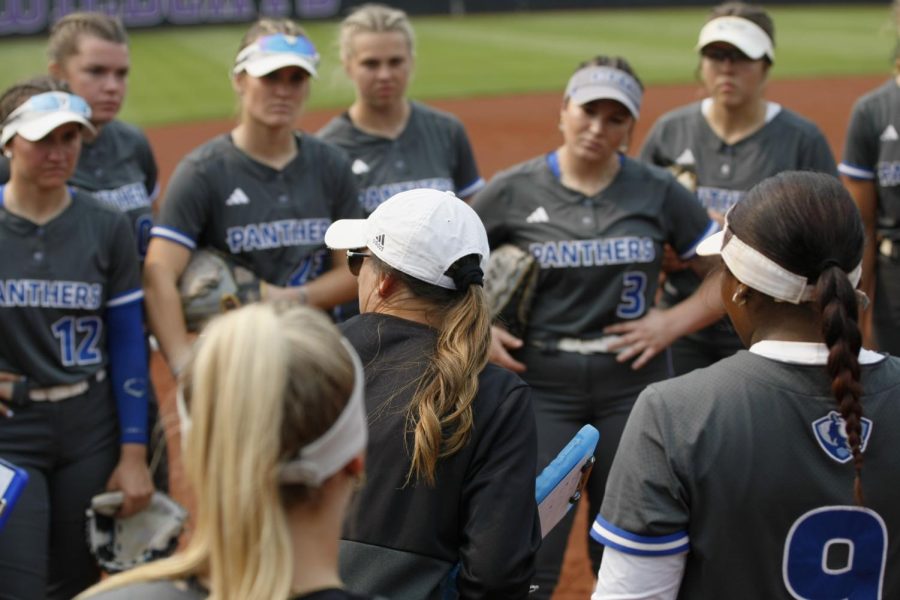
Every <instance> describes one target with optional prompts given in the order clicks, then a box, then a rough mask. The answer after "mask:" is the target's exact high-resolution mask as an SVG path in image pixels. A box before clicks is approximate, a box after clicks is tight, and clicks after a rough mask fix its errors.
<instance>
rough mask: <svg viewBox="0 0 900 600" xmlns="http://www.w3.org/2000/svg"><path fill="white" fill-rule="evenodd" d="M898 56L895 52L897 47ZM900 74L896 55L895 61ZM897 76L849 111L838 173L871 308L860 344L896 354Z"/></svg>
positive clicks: (899, 277)
mask: <svg viewBox="0 0 900 600" xmlns="http://www.w3.org/2000/svg"><path fill="white" fill-rule="evenodd" d="M898 51H900V47H898ZM895 70H896V71H897V72H898V73H900V56H898V58H897V60H896V61H895ZM898 128H900V75H895V77H893V78H891V80H890V81H887V82H886V83H885V84H884V85H882V86H881V87H879V88H878V89H876V90H873V91H872V92H870V93H868V94H866V95H865V96H863V97H862V98H860V99H859V100H858V101H857V102H856V105H855V106H854V107H853V114H852V115H851V117H850V126H849V128H848V130H847V141H846V143H845V146H844V157H843V160H842V161H841V164H840V165H838V170H839V171H840V173H841V175H842V176H843V177H842V179H843V181H844V184H845V185H846V186H847V189H848V190H850V193H851V194H852V196H853V199H854V200H856V205H857V206H858V207H859V210H860V212H861V213H862V215H863V224H864V225H865V228H866V248H865V253H864V254H863V278H862V289H863V291H865V292H866V294H867V295H868V297H869V298H872V299H873V301H874V305H873V306H871V307H870V308H869V310H867V311H864V312H863V315H862V331H863V339H864V340H865V341H866V342H868V343H869V344H870V345H872V346H874V347H877V348H879V349H880V350H883V351H886V352H890V353H891V354H894V355H900V133H898Z"/></svg>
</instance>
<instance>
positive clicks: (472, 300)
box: [371, 254, 491, 486]
mask: <svg viewBox="0 0 900 600" xmlns="http://www.w3.org/2000/svg"><path fill="white" fill-rule="evenodd" d="M371 260H372V262H373V265H374V266H375V268H376V269H379V270H381V271H382V272H387V273H391V274H392V275H394V276H395V277H397V278H399V279H400V280H401V281H403V283H404V284H405V285H406V287H407V288H409V290H410V291H411V292H412V293H413V295H415V296H416V297H418V298H420V299H424V300H426V301H428V302H429V303H430V305H431V306H432V312H431V314H436V315H438V316H439V317H440V326H439V327H438V337H437V343H436V344H435V347H434V353H433V354H432V356H431V357H430V360H429V362H428V366H427V368H426V369H425V370H424V372H423V373H422V375H421V376H420V377H419V379H418V380H417V381H416V382H414V383H413V385H415V386H416V387H415V390H416V391H415V392H414V393H413V397H412V400H411V401H410V403H409V406H408V407H407V409H406V419H407V427H408V430H409V431H410V432H411V433H412V435H413V441H414V443H413V449H412V453H411V457H410V459H411V463H410V469H409V473H408V474H407V480H406V481H407V484H408V483H410V482H411V481H412V479H413V478H417V479H420V480H422V481H424V482H425V483H426V485H429V486H434V484H435V471H436V469H437V463H438V461H439V460H440V459H442V458H446V457H448V456H452V455H454V454H456V453H457V452H459V451H460V450H462V448H463V447H464V446H465V445H466V444H467V443H468V442H469V439H470V437H471V434H472V427H473V425H474V418H473V412H472V402H474V400H475V396H476V395H477V394H478V376H479V374H480V373H481V371H483V370H484V368H485V366H486V365H487V363H488V354H489V351H490V345H491V317H490V312H489V309H488V305H487V299H486V297H485V295H484V288H482V287H481V286H480V285H468V286H467V287H466V289H465V290H449V289H446V288H442V287H439V286H436V285H431V284H429V283H425V282H423V281H421V280H418V279H416V278H414V277H412V276H410V275H407V274H405V273H403V272H401V271H398V270H396V269H393V268H391V267H390V266H388V265H386V264H385V263H384V262H382V261H380V260H378V259H377V258H374V257H373V258H372V259H371ZM479 262H480V258H479V257H478V256H477V255H474V254H470V255H468V256H464V257H462V258H461V259H459V260H458V261H456V262H455V263H453V265H452V266H451V267H450V269H448V270H447V274H448V275H449V276H450V277H451V278H454V274H455V273H458V272H460V271H461V270H463V269H465V268H466V267H470V268H472V267H477V266H478V265H479Z"/></svg>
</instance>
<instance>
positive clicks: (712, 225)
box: [678, 219, 719, 259]
mask: <svg viewBox="0 0 900 600" xmlns="http://www.w3.org/2000/svg"><path fill="white" fill-rule="evenodd" d="M718 231H719V224H718V223H716V222H715V221H713V220H712V219H710V220H709V224H708V225H707V226H706V230H705V231H704V232H703V233H702V234H701V235H700V237H699V238H697V239H696V240H695V241H694V243H693V244H691V247H690V248H688V249H687V251H685V252H682V253H681V254H680V255H679V256H678V258H681V259H686V258H692V257H693V256H694V253H695V252H696V251H697V246H699V245H700V242H702V241H703V240H705V239H706V238H708V237H709V236H711V235H712V234H714V233H716V232H718Z"/></svg>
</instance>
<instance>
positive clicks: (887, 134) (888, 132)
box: [878, 125, 900, 142]
mask: <svg viewBox="0 0 900 600" xmlns="http://www.w3.org/2000/svg"><path fill="white" fill-rule="evenodd" d="M878 139H880V140H881V141H882V142H896V141H897V140H900V135H897V130H896V129H894V126H893V125H888V126H887V127H885V128H884V131H882V132H881V137H879V138H878Z"/></svg>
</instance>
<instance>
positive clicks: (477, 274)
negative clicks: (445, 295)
mask: <svg viewBox="0 0 900 600" xmlns="http://www.w3.org/2000/svg"><path fill="white" fill-rule="evenodd" d="M451 277H452V278H453V284H454V285H455V286H456V289H457V290H460V291H462V290H467V289H469V286H470V285H482V286H483V285H484V271H482V270H481V267H480V266H479V265H477V264H469V265H466V266H465V267H461V268H459V269H457V270H455V271H454V272H453V274H452V275H451Z"/></svg>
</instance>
